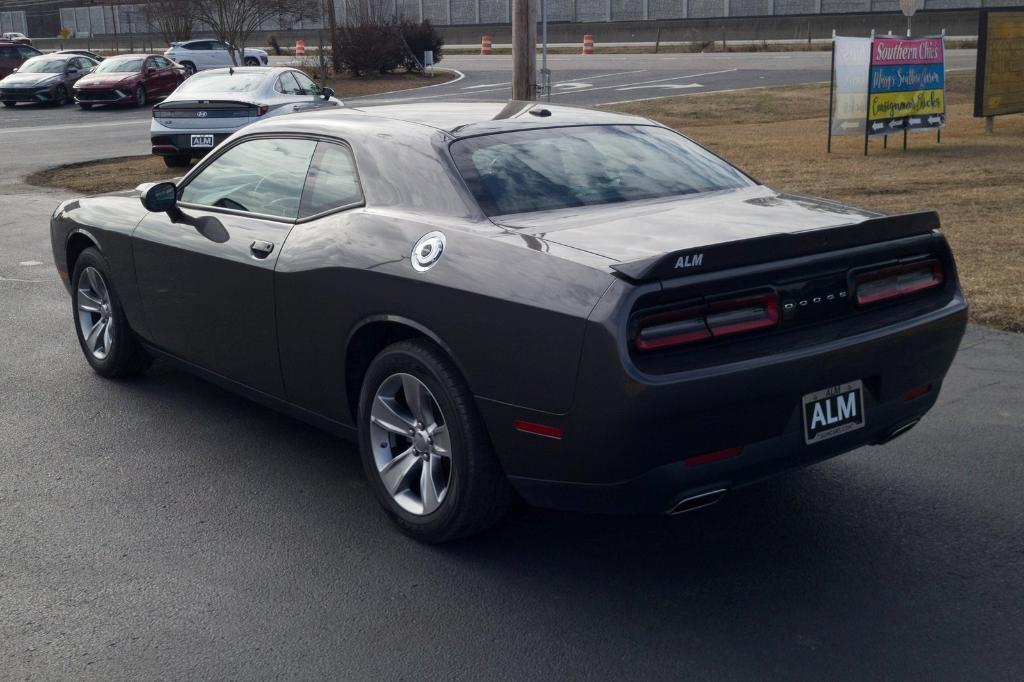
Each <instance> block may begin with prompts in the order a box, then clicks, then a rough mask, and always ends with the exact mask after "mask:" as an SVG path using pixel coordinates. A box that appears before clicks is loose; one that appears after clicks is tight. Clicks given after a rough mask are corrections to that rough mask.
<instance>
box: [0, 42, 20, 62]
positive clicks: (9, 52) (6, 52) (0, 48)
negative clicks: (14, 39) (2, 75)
mask: <svg viewBox="0 0 1024 682" xmlns="http://www.w3.org/2000/svg"><path fill="white" fill-rule="evenodd" d="M17 58H18V50H17V48H14V47H8V46H6V45H0V59H17Z"/></svg>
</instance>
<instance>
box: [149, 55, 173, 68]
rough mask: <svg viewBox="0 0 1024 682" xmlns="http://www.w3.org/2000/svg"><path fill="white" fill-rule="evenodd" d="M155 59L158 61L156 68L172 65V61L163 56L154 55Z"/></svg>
mask: <svg viewBox="0 0 1024 682" xmlns="http://www.w3.org/2000/svg"><path fill="white" fill-rule="evenodd" d="M153 61H154V62H155V63H156V68H158V69H166V68H167V67H168V66H170V65H171V63H170V62H169V61H167V60H166V59H164V58H163V57H153Z"/></svg>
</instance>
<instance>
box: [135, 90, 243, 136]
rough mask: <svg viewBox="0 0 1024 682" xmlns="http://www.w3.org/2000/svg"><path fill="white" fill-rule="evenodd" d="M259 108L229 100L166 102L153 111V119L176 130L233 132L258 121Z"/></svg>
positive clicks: (209, 99)
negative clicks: (221, 130)
mask: <svg viewBox="0 0 1024 682" xmlns="http://www.w3.org/2000/svg"><path fill="white" fill-rule="evenodd" d="M258 109H259V106H258V105H257V104H256V103H254V102H249V101H246V100H242V99H237V97H236V98H234V99H232V98H231V97H230V96H229V97H226V98H224V99H217V98H216V97H210V98H205V99H201V100H174V101H165V102H162V103H161V104H157V105H156V106H154V107H153V118H155V119H156V120H157V121H159V122H160V124H161V125H163V126H165V127H167V128H171V129H177V130H214V129H219V128H223V129H226V130H234V129H236V128H240V127H242V126H245V125H248V124H249V123H252V122H253V121H255V120H256V119H257V117H258V116H257V111H258Z"/></svg>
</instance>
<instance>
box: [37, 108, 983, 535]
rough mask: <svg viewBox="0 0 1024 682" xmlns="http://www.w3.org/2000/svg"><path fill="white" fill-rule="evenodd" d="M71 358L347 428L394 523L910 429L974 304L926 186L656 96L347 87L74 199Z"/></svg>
mask: <svg viewBox="0 0 1024 682" xmlns="http://www.w3.org/2000/svg"><path fill="white" fill-rule="evenodd" d="M51 237H52V242H53V254H54V259H55V262H56V265H57V269H58V271H59V272H60V275H61V278H62V279H63V281H64V283H65V285H66V286H67V289H68V292H69V293H70V298H71V303H72V308H71V309H72V313H73V315H72V317H73V320H74V326H75V330H76V332H77V335H78V340H79V342H80V344H81V347H82V351H83V353H84V355H85V359H86V361H87V362H88V363H89V364H90V365H91V366H92V368H93V369H94V370H95V371H96V372H98V373H99V374H101V375H103V376H105V377H112V378H113V377H122V376H125V375H128V374H132V373H137V372H140V371H143V370H144V369H145V368H146V367H147V366H148V365H149V363H150V362H151V361H152V359H153V358H159V359H161V360H162V361H164V362H168V363H172V364H174V365H178V366H180V367H182V368H184V369H186V370H189V371H192V372H195V373H197V374H199V375H201V376H203V377H205V378H207V379H209V380H210V381H213V382H216V383H218V384H220V385H222V386H224V387H226V388H228V389H231V390H234V391H237V392H238V393H240V394H242V395H244V396H247V397H248V398H251V399H253V400H256V401H259V402H261V403H264V404H266V405H268V406H271V407H273V408H275V409H279V410H282V411H284V412H287V413H289V414H291V415H294V416H295V417H297V418H299V419H303V420H306V421H309V422H311V423H313V424H316V425H318V426H320V427H322V428H325V429H328V430H330V431H333V432H335V433H338V434H340V435H343V436H349V437H352V438H355V439H357V440H358V443H359V450H360V453H361V457H362V460H363V465H364V468H365V470H366V475H367V478H368V480H369V481H370V485H371V487H372V488H373V490H374V492H375V493H376V495H377V497H378V498H379V500H380V502H381V503H382V505H383V507H384V508H385V509H386V510H387V512H388V513H389V514H390V515H391V516H392V518H393V519H394V520H395V521H396V522H397V524H398V525H399V526H400V527H401V528H402V529H403V530H404V531H405V532H407V533H409V534H410V535H412V536H413V537H415V538H418V539H420V540H424V541H429V542H441V541H445V540H451V539H454V538H458V537H463V536H467V535H470V534H473V533H476V532H479V531H481V530H483V529H485V528H487V527H489V526H491V525H492V524H494V523H495V522H496V521H497V520H498V519H499V518H501V516H502V513H503V512H504V511H505V509H506V508H507V506H508V504H509V502H510V500H511V499H512V498H513V496H514V495H518V496H519V497H520V498H522V499H524V500H525V501H526V502H528V503H531V504H535V505H541V506H547V507H558V508H563V509H573V510H585V511H598V512H617V513H644V512H654V513H669V514H675V513H681V512H685V511H689V510H693V509H697V508H699V507H703V506H705V505H708V504H711V503H713V502H715V501H717V500H718V499H719V498H721V497H722V496H723V495H724V494H726V493H727V492H728V491H730V490H732V489H735V488H738V487H740V486H743V485H747V484H749V483H752V482H754V481H757V480H759V479H762V478H765V477H767V476H769V475H772V474H776V473H778V472H781V471H784V470H787V469H792V468H796V467H800V466H804V465H807V464H810V463H813V462H817V461H821V460H824V459H826V458H829V457H832V456H835V455H838V454H840V453H843V452H847V451H849V450H852V449H854V448H857V447H860V446H863V445H869V444H879V443H884V442H887V441H889V440H892V439H893V438H896V437H897V436H899V435H900V434H902V433H905V432H906V431H907V430H908V429H910V428H912V427H913V426H914V425H915V424H917V423H918V421H919V420H920V419H921V418H922V417H923V416H924V414H925V413H926V412H927V411H928V410H929V409H930V408H931V407H932V405H934V404H935V400H936V398H937V397H938V394H939V390H940V388H941V386H942V381H943V378H944V376H945V374H946V372H947V370H948V369H949V366H950V363H951V362H952V361H953V357H954V355H955V354H956V351H957V347H958V345H959V343H960V339H961V337H962V335H963V332H964V328H965V324H966V318H967V303H966V301H965V299H964V295H963V293H962V291H961V289H960V286H959V283H958V280H957V273H956V267H955V265H954V261H953V257H952V254H951V252H950V249H949V246H948V245H947V242H946V239H945V238H944V237H943V235H942V233H941V231H940V230H939V219H938V216H937V215H936V214H935V213H931V212H922V213H913V214H907V215H894V216H888V215H881V214H878V213H874V212H869V211H864V210H860V209H856V208H851V207H849V206H845V205H842V204H839V203H836V202H833V201H827V200H823V199H812V198H808V197H803V196H794V195H789V194H783V193H779V192H776V191H773V190H771V189H769V188H768V187H765V186H764V185H761V184H760V183H758V182H757V181H756V180H754V179H752V178H751V177H749V176H748V175H746V174H745V173H743V172H742V171H740V170H738V169H736V168H735V167H733V166H731V165H730V164H728V163H726V162H725V161H723V160H722V159H720V158H718V157H716V156H715V155H714V154H712V153H710V152H709V151H707V150H706V149H704V148H702V147H701V146H700V145H698V144H696V143H694V142H693V141H691V140H689V139H688V138H686V137H684V136H683V135H680V134H679V133H677V132H675V131H673V130H670V129H668V128H665V127H663V126H661V125H658V124H656V123H653V122H651V121H649V120H646V119H642V118H636V117H630V116H624V115H619V114H613V113H607V112H596V111H590V110H585V109H576V108H571V107H556V106H549V105H546V104H535V103H525V102H510V103H507V104H486V103H473V104H429V105H391V106H379V107H368V108H363V109H358V108H338V109H336V110H331V111H321V112H313V113H303V114H294V115H289V116H282V117H278V118H276V119H271V120H267V121H265V122H262V123H257V124H254V125H252V126H249V127H246V128H245V129H243V130H242V131H240V132H239V133H236V134H235V135H233V136H231V137H230V138H228V139H227V140H226V141H224V142H223V143H222V144H220V145H219V146H217V148H216V149H215V150H214V151H213V152H212V153H211V154H210V155H208V156H207V157H206V158H205V159H204V160H203V161H202V162H201V163H200V164H199V165H197V166H196V167H195V168H193V169H192V170H191V172H189V173H188V174H187V175H186V176H185V177H183V178H181V179H179V180H177V181H175V182H163V183H156V184H145V185H140V186H139V187H138V188H136V189H135V190H133V191H126V192H119V193H113V194H107V195H102V196H95V197H88V198H82V199H76V200H73V201H66V202H64V203H62V204H61V205H60V206H59V207H58V208H57V210H56V211H55V212H54V214H53V218H52V221H51Z"/></svg>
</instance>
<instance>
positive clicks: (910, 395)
mask: <svg viewBox="0 0 1024 682" xmlns="http://www.w3.org/2000/svg"><path fill="white" fill-rule="evenodd" d="M931 390H932V385H931V384H925V385H924V386H918V387H917V388H914V389H911V390H909V391H907V392H906V393H904V394H903V400H905V401H907V402H910V401H911V400H913V399H914V398H920V397H921V396H923V395H924V394H925V393H929V392H930V391H931Z"/></svg>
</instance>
